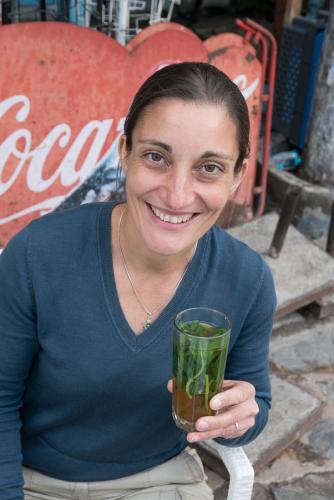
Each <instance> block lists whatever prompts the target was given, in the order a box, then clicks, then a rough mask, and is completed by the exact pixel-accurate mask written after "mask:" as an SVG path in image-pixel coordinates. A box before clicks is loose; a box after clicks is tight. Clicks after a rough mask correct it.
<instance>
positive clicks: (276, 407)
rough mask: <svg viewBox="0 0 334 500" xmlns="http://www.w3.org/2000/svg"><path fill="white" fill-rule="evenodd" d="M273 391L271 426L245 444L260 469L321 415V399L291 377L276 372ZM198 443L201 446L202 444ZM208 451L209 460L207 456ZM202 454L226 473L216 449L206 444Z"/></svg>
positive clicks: (209, 463) (213, 465)
mask: <svg viewBox="0 0 334 500" xmlns="http://www.w3.org/2000/svg"><path fill="white" fill-rule="evenodd" d="M272 392H273V405H272V410H271V412H270V417H269V422H268V424H267V427H266V428H265V430H264V431H263V432H262V434H261V435H260V436H259V437H258V438H257V439H256V440H255V441H254V442H253V443H250V444H249V445H247V446H245V447H244V450H245V452H246V453H247V455H248V457H249V459H250V461H251V462H252V464H253V466H254V469H255V471H256V472H257V471H259V470H261V469H262V468H263V467H264V466H265V465H266V464H268V463H269V462H270V461H271V460H273V459H274V458H275V457H277V456H278V455H279V454H280V453H281V452H282V451H283V450H284V449H285V448H286V447H287V446H289V445H290V444H291V443H292V442H293V441H295V440H296V439H298V438H299V437H300V436H301V435H302V434H303V433H304V432H306V431H307V430H309V429H310V428H311V427H312V426H313V425H315V424H316V423H317V422H318V421H319V419H320V417H321V411H322V403H321V401H319V399H318V398H316V397H314V396H312V395H311V394H309V393H308V392H306V391H305V390H302V389H300V388H299V387H297V386H296V385H294V384H291V383H290V382H288V381H287V380H283V379H281V378H279V377H277V376H276V375H274V376H273V377H272ZM198 446H199V448H200V444H199V445H198ZM208 452H209V455H210V458H209V460H208V456H206V455H207V453H208ZM201 455H202V458H203V459H204V461H205V462H206V463H207V465H208V466H209V467H210V468H211V469H213V470H214V471H215V472H216V473H217V474H219V475H223V476H224V475H225V472H224V470H223V467H222V464H221V460H220V458H219V457H218V455H217V453H216V451H215V450H214V449H212V448H210V449H209V450H208V448H207V447H206V449H205V450H204V453H203V452H202V453H201Z"/></svg>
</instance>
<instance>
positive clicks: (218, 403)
mask: <svg viewBox="0 0 334 500" xmlns="http://www.w3.org/2000/svg"><path fill="white" fill-rule="evenodd" d="M221 405H222V400H221V399H219V398H216V399H213V400H212V401H211V404H210V406H211V408H212V409H213V410H219V409H220V407H221Z"/></svg>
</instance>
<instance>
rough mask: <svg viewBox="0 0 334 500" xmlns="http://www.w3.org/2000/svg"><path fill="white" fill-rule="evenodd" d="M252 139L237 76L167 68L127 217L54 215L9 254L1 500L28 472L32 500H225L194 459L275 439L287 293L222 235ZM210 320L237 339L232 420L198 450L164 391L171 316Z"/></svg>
mask: <svg viewBox="0 0 334 500" xmlns="http://www.w3.org/2000/svg"><path fill="white" fill-rule="evenodd" d="M248 135H249V120H248V113H247V107H246V104H245V101H244V99H243V97H242V95H241V94H240V92H239V90H238V89H237V87H236V86H235V85H234V84H233V83H232V82H231V81H230V80H229V78H227V77H226V75H224V74H223V73H221V72H220V71H218V70H217V69H215V68H214V67H212V66H210V65H208V64H204V63H182V64H178V65H171V66H168V67H165V68H163V69H162V70H160V71H159V72H157V73H155V74H154V75H153V76H151V77H150V78H149V79H148V80H147V81H146V82H145V83H144V84H143V86H142V87H141V88H140V89H139V91H138V93H137V95H136V96H135V98H134V101H133V103H132V106H131V108H130V110H129V114H128V117H127V119H126V122H125V128H124V135H123V136H122V137H121V140H120V146H119V152H120V160H121V166H122V168H123V170H124V172H125V175H126V203H124V204H117V205H115V204H113V203H101V204H99V203H96V204H88V205H83V206H81V207H78V208H75V209H73V210H68V211H63V212H59V213H54V214H50V215H48V216H45V217H43V218H41V219H38V220H36V221H34V222H32V223H31V224H29V226H28V227H27V228H25V229H24V230H23V231H21V232H20V233H18V234H17V235H16V236H15V237H14V238H13V240H12V241H11V242H10V243H9V245H8V246H7V248H6V249H5V250H4V252H3V254H2V256H1V261H0V282H1V287H0V314H1V318H2V320H1V325H0V395H1V407H0V432H1V436H0V463H1V468H0V499H6V500H10V499H15V500H17V499H22V498H23V480H22V472H21V470H22V464H23V473H24V482H25V484H24V495H25V499H26V500H30V499H32V498H34V499H42V498H43V499H54V498H71V499H74V498H78V499H86V498H89V499H93V498H94V499H95V498H99V499H105V500H106V499H108V500H109V499H114V498H131V499H136V500H137V499H145V500H146V499H158V498H161V499H162V498H163V499H172V498H173V499H174V498H182V499H195V498H198V499H206V498H207V499H209V498H213V497H212V493H211V491H210V489H209V488H208V486H207V485H206V482H205V475H204V472H203V467H202V465H201V463H200V460H199V458H198V456H197V454H196V452H195V451H194V450H192V449H190V448H189V447H188V446H187V444H188V443H189V442H195V441H199V440H206V439H210V438H217V439H218V440H219V441H220V442H222V443H224V444H227V445H230V446H239V445H243V444H246V443H248V442H249V441H251V440H252V439H254V438H255V437H256V436H257V435H258V434H259V433H260V432H261V431H262V429H263V428H264V426H265V424H266V421H267V417H268V410H269V405H270V383H269V375H268V344H269V336H270V332H271V327H272V321H273V315H274V310H275V292H274V287H273V282H272V277H271V274H270V271H269V270H268V267H267V266H266V265H265V263H264V261H263V260H262V258H261V257H260V256H259V255H258V254H256V253H255V252H253V251H252V250H250V249H249V248H248V247H247V246H246V245H243V244H242V243H241V242H239V241H237V240H235V239H233V238H232V237H231V236H229V235H227V234H226V233H225V232H224V231H223V230H222V229H220V228H219V227H218V226H214V224H215V221H216V220H217V218H218V216H219V214H220V213H221V211H222V209H223V208H224V206H225V204H226V202H227V200H228V199H229V197H230V196H232V195H233V193H234V192H235V190H236V189H237V187H238V186H239V184H240V182H241V180H242V178H243V177H244V175H245V174H246V171H247V155H248V150H249V143H248ZM194 306H208V307H212V308H214V309H218V310H221V311H223V312H225V313H226V314H227V315H228V316H229V317H230V318H231V319H232V324H233V330H232V335H231V340H230V350H229V357H228V363H227V367H226V373H225V375H226V379H227V380H226V381H225V382H224V387H223V389H224V391H223V392H221V393H220V394H218V395H217V396H215V397H214V398H212V400H211V402H210V405H211V407H212V408H213V409H215V410H219V413H218V414H217V415H215V416H212V417H202V418H200V419H198V421H197V422H196V429H197V430H196V432H192V433H188V434H186V433H185V432H184V431H182V430H180V429H178V428H177V427H176V426H175V424H174V422H173V419H172V416H171V395H170V392H168V390H167V387H166V384H167V382H168V380H169V379H170V377H171V365H172V356H171V331H172V322H173V318H174V317H175V314H176V313H177V312H178V311H180V310H181V309H186V308H189V307H194ZM168 389H169V391H171V390H172V387H171V380H169V382H168ZM21 422H22V428H21ZM21 453H22V455H21Z"/></svg>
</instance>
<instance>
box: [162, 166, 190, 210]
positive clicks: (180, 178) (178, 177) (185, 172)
mask: <svg viewBox="0 0 334 500" xmlns="http://www.w3.org/2000/svg"><path fill="white" fill-rule="evenodd" d="M164 191H165V203H166V205H167V207H168V208H170V209H171V210H181V209H183V210H187V209H188V208H191V204H192V202H193V201H194V199H195V196H196V194H195V186H194V178H193V176H192V173H191V169H188V168H184V166H181V167H180V168H179V167H173V168H171V169H170V171H169V173H168V176H167V178H166V184H165V186H164Z"/></svg>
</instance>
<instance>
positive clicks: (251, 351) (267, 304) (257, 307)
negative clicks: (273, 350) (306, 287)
mask: <svg viewBox="0 0 334 500" xmlns="http://www.w3.org/2000/svg"><path fill="white" fill-rule="evenodd" d="M275 309H276V293H275V288H274V283H273V278H272V275H271V271H270V269H269V267H268V266H267V264H266V263H265V262H264V261H263V267H262V273H261V276H260V280H259V283H258V290H257V293H256V294H255V299H254V300H253V303H251V306H250V309H249V312H248V314H247V315H246V317H245V321H244V323H243V326H242V329H241V332H240V334H239V336H238V338H237V340H236V342H235V344H234V345H233V347H232V349H231V352H230V354H229V356H228V361H227V365H226V371H225V378H226V379H227V380H228V379H231V380H245V381H247V382H250V383H251V384H253V385H254V387H255V390H256V401H257V403H258V405H259V413H258V414H257V416H256V418H255V425H254V426H253V427H252V428H251V429H249V430H248V431H247V432H246V433H245V434H244V435H243V436H241V437H239V438H235V439H224V438H217V441H218V442H219V443H221V444H224V445H225V446H243V445H246V444H248V443H249V442H251V441H253V440H254V439H255V438H256V437H257V436H258V435H259V434H260V433H261V432H262V430H263V429H264V427H265V426H266V423H267V421H268V415H269V410H270V403H271V386H270V378H269V341H270V336H271V332H272V326H273V321H274V315H275Z"/></svg>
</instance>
